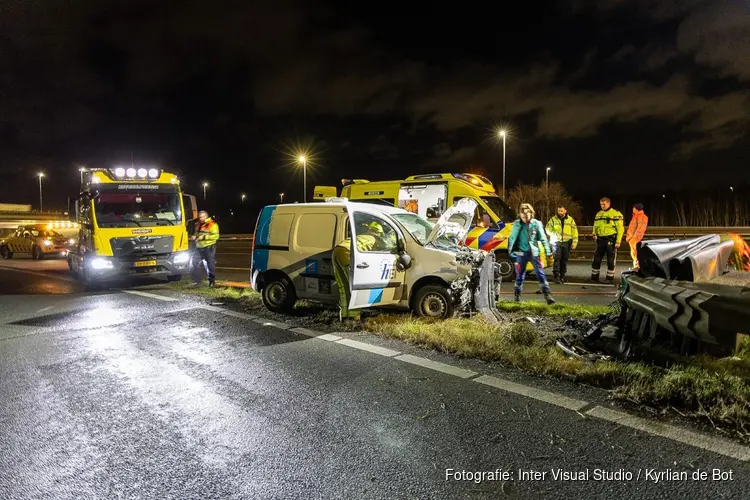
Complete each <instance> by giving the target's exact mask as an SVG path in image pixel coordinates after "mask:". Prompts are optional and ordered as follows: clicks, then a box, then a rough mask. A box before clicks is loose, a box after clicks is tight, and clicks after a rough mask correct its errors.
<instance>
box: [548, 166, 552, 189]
mask: <svg viewBox="0 0 750 500" xmlns="http://www.w3.org/2000/svg"><path fill="white" fill-rule="evenodd" d="M550 170H552V167H550V166H549V165H548V166H547V191H549V171H550Z"/></svg>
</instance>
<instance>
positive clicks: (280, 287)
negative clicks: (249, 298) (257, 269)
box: [261, 276, 297, 313]
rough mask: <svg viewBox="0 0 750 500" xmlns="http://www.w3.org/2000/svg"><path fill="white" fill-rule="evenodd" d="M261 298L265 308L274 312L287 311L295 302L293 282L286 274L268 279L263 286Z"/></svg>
mask: <svg viewBox="0 0 750 500" xmlns="http://www.w3.org/2000/svg"><path fill="white" fill-rule="evenodd" d="M261 298H262V300H263V305H264V306H266V309H268V310H269V311H273V312H275V313H288V312H290V311H291V310H292V309H293V308H294V303H295V302H297V295H296V293H295V291H294V284H292V282H291V281H290V280H289V278H287V277H286V276H284V277H274V278H272V279H271V280H269V281H268V282H267V283H266V286H264V287H263V291H262V292H261Z"/></svg>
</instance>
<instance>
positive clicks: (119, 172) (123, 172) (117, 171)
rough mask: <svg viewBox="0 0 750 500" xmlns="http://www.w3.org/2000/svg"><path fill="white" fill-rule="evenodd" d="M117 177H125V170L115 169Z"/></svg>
mask: <svg viewBox="0 0 750 500" xmlns="http://www.w3.org/2000/svg"><path fill="white" fill-rule="evenodd" d="M115 176H117V177H125V169H124V168H122V167H117V168H116V169H115Z"/></svg>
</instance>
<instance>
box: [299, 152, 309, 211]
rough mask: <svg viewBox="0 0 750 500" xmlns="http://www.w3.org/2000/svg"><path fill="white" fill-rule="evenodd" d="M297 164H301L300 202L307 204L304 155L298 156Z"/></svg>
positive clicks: (305, 159) (305, 160)
mask: <svg viewBox="0 0 750 500" xmlns="http://www.w3.org/2000/svg"><path fill="white" fill-rule="evenodd" d="M299 162H300V163H301V164H302V188H303V189H304V192H303V193H302V202H303V203H307V158H305V155H299Z"/></svg>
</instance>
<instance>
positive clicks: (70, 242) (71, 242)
mask: <svg viewBox="0 0 750 500" xmlns="http://www.w3.org/2000/svg"><path fill="white" fill-rule="evenodd" d="M75 244H76V240H75V239H74V238H70V239H69V240H68V245H75Z"/></svg>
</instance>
